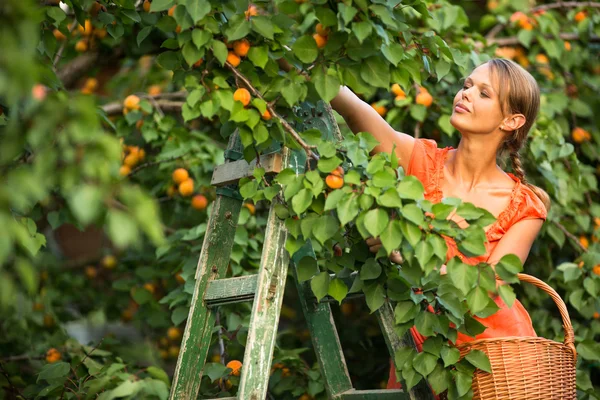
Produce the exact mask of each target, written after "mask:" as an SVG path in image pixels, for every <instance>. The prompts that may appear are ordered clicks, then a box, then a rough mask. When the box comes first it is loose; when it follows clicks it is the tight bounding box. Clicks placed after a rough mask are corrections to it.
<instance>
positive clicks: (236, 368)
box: [226, 360, 242, 376]
mask: <svg viewBox="0 0 600 400" xmlns="http://www.w3.org/2000/svg"><path fill="white" fill-rule="evenodd" d="M226 367H227V368H231V369H232V370H233V371H232V372H231V375H233V376H240V372H241V370H242V363H241V361H239V360H231V361H229V362H228V363H227V365H226Z"/></svg>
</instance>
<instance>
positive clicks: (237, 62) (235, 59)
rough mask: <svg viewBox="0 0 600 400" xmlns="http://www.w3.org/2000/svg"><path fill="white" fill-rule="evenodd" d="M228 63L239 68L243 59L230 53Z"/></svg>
mask: <svg viewBox="0 0 600 400" xmlns="http://www.w3.org/2000/svg"><path fill="white" fill-rule="evenodd" d="M227 62H228V63H229V64H231V65H233V66H234V67H237V66H238V65H240V63H241V62H242V59H241V58H239V57H238V55H237V54H235V53H234V52H232V51H230V52H229V53H227Z"/></svg>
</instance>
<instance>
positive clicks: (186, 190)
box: [179, 178, 194, 197]
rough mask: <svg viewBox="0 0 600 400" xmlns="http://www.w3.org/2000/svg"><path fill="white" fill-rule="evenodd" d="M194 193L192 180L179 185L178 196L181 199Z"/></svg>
mask: <svg viewBox="0 0 600 400" xmlns="http://www.w3.org/2000/svg"><path fill="white" fill-rule="evenodd" d="M192 193H194V181H193V179H189V178H188V179H186V180H185V181H183V182H181V183H180V184H179V194H180V195H182V196H183V197H188V196H191V195H192Z"/></svg>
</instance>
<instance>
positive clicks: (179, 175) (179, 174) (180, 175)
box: [172, 168, 190, 184]
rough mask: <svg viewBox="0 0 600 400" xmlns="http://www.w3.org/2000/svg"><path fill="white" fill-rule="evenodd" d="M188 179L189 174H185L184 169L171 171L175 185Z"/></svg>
mask: <svg viewBox="0 0 600 400" xmlns="http://www.w3.org/2000/svg"><path fill="white" fill-rule="evenodd" d="M189 177H190V174H189V173H188V172H187V170H186V169H185V168H177V169H176V170H175V171H173V176H172V178H173V181H174V182H175V183H177V184H180V183H182V182H185V181H186V180H188V178H189Z"/></svg>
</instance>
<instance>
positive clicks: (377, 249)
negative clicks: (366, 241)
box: [369, 244, 381, 253]
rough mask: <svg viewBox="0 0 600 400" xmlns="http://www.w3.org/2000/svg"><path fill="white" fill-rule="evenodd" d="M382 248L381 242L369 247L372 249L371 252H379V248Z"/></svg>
mask: <svg viewBox="0 0 600 400" xmlns="http://www.w3.org/2000/svg"><path fill="white" fill-rule="evenodd" d="M380 248H381V245H380V244H377V245H375V246H370V247H369V251H370V252H371V253H377V252H378V251H379V249H380Z"/></svg>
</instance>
